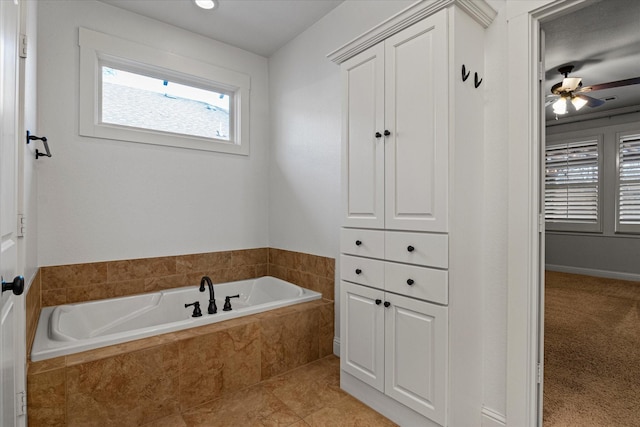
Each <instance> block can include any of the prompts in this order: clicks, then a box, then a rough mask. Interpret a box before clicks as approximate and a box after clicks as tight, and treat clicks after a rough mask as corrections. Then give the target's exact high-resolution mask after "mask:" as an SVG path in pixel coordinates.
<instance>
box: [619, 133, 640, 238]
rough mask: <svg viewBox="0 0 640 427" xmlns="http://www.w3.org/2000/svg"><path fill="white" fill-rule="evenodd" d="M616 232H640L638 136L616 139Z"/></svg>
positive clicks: (639, 150)
mask: <svg viewBox="0 0 640 427" xmlns="http://www.w3.org/2000/svg"><path fill="white" fill-rule="evenodd" d="M617 231H619V232H640V135H625V136H621V137H620V138H619V139H618V209H617Z"/></svg>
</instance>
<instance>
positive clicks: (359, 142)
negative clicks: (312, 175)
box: [341, 44, 384, 228]
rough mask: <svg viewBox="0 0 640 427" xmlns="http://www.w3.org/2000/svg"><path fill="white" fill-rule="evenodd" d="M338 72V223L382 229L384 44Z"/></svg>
mask: <svg viewBox="0 0 640 427" xmlns="http://www.w3.org/2000/svg"><path fill="white" fill-rule="evenodd" d="M341 73H342V88H343V91H344V92H343V94H342V100H343V101H342V102H343V104H342V111H343V113H342V114H343V123H342V140H343V141H342V204H343V212H344V218H343V225H345V226H348V227H365V228H383V227H384V136H383V135H382V132H383V127H384V99H383V97H384V46H383V45H382V44H379V45H376V46H373V47H371V48H370V49H368V50H366V51H364V52H362V53H361V54H359V55H357V56H355V57H353V58H351V59H350V60H348V61H346V62H344V63H343V64H342V67H341ZM377 132H378V133H380V137H376V133H377Z"/></svg>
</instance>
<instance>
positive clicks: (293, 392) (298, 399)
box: [264, 356, 346, 418]
mask: <svg viewBox="0 0 640 427" xmlns="http://www.w3.org/2000/svg"><path fill="white" fill-rule="evenodd" d="M264 386H265V387H266V388H267V389H268V390H269V391H271V392H272V393H273V394H274V396H276V397H277V398H278V399H280V400H282V401H283V402H284V403H285V404H286V405H287V406H288V407H289V408H291V409H292V410H293V411H294V412H295V413H296V414H298V415H299V416H300V417H302V418H304V417H306V416H308V415H310V414H312V413H313V412H315V411H318V410H320V409H322V408H324V407H325V406H328V405H334V404H337V402H338V401H339V400H341V399H342V398H344V396H346V393H345V392H343V391H342V390H340V367H339V359H337V358H336V357H334V356H331V357H329V358H324V359H320V360H317V361H315V362H313V363H310V364H308V365H305V366H302V367H300V368H298V369H295V370H293V371H291V372H287V373H285V374H283V375H279V376H277V377H275V378H272V379H270V380H269V381H266V382H265V383H264Z"/></svg>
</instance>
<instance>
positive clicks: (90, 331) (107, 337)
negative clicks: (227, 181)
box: [31, 276, 322, 362]
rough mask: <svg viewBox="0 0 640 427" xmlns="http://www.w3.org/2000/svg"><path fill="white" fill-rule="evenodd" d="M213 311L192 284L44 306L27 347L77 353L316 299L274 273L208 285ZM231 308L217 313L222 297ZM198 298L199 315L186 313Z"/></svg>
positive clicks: (46, 355) (36, 355)
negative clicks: (215, 310)
mask: <svg viewBox="0 0 640 427" xmlns="http://www.w3.org/2000/svg"><path fill="white" fill-rule="evenodd" d="M214 290H215V297H216V298H215V299H216V305H217V306H218V312H217V313H216V314H208V313H207V307H208V305H209V290H208V289H207V287H206V286H205V292H200V291H199V289H198V286H191V287H184V288H176V289H170V290H166V291H161V292H156V293H152V294H143V295H134V296H129V297H122V298H111V299H106V300H100V301H92V302H84V303H78V304H66V305H59V306H56V307H45V308H43V309H42V311H41V313H40V319H39V320H38V328H37V330H36V336H35V340H34V342H33V348H32V351H31V360H32V361H34V362H36V361H39V360H45V359H50V358H52V357H58V356H63V355H66V354H73V353H77V352H80V351H85V350H91V349H94V348H99V347H105V346H108V345H112V344H118V343H122V342H126V341H133V340H136V339H140V338H145V337H150V336H153V335H159V334H164V333H167V332H174V331H179V330H182V329H187V328H193V327H196V326H202V325H207V324H210V323H215V322H221V321H223V320H228V319H233V318H236V317H241V316H247V315H249V314H254V313H260V312H263V311H267V310H272V309H274V308H278V307H284V306H287V305H292V304H297V303H300V302H306V301H312V300H316V299H320V298H321V297H322V295H321V294H320V293H318V292H314V291H311V290H309V289H304V288H301V287H299V286H296V285H294V284H291V283H288V282H285V281H284V280H280V279H277V278H275V277H270V276H265V277H260V278H257V279H251V280H242V281H238V282H230V283H222V284H217V285H214ZM231 295H240V297H239V298H232V299H231V306H232V310H231V311H223V307H224V301H225V297H226V296H231ZM194 301H199V302H200V309H201V310H202V316H201V317H192V316H191V315H192V313H193V307H187V308H185V304H190V303H192V302H194Z"/></svg>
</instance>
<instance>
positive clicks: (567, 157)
mask: <svg viewBox="0 0 640 427" xmlns="http://www.w3.org/2000/svg"><path fill="white" fill-rule="evenodd" d="M545 166H546V167H545V219H546V221H547V222H551V223H553V222H556V223H582V224H595V225H598V226H599V187H600V185H599V175H598V174H599V171H598V168H599V140H598V139H597V138H596V139H589V140H586V141H579V142H570V143H563V144H554V145H549V146H547V147H546V150H545Z"/></svg>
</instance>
